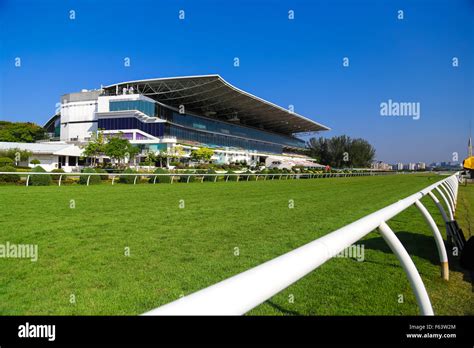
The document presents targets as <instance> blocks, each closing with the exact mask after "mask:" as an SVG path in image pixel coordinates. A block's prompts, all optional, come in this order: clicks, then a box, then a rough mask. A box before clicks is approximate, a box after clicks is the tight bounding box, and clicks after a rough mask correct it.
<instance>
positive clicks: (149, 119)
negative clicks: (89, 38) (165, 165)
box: [45, 75, 329, 164]
mask: <svg viewBox="0 0 474 348" xmlns="http://www.w3.org/2000/svg"><path fill="white" fill-rule="evenodd" d="M45 128H46V129H47V131H48V132H49V133H50V134H51V136H52V137H53V138H55V139H57V140H60V141H62V142H72V143H79V144H81V143H86V142H87V141H89V140H90V139H91V138H92V137H93V135H94V133H96V132H97V131H98V130H102V131H103V132H104V134H118V133H121V134H122V135H123V136H124V137H126V138H127V139H129V140H130V142H131V143H132V144H136V145H137V146H139V147H140V148H141V149H142V150H143V151H144V152H146V151H160V150H164V151H170V149H171V148H172V147H174V146H176V145H177V144H179V145H181V146H182V148H183V149H184V151H185V155H189V153H190V151H192V149H195V148H197V147H201V146H205V147H209V148H212V149H214V151H215V156H214V158H213V160H215V161H216V162H218V163H219V162H220V163H229V162H237V161H246V162H247V163H249V164H250V163H255V162H258V163H262V162H263V161H265V158H266V157H267V156H269V155H273V156H275V155H277V156H278V155H283V156H290V157H291V156H296V157H299V156H298V154H301V152H302V150H303V149H304V148H305V142H304V141H303V140H301V139H299V138H298V134H301V133H307V132H317V131H324V130H328V129H329V128H328V127H326V126H324V125H322V124H320V123H317V122H315V121H313V120H310V119H308V118H306V117H304V116H301V115H298V114H297V113H295V112H291V111H289V110H287V109H284V108H282V107H279V106H277V105H275V104H272V103H270V102H268V101H266V100H263V99H261V98H258V97H256V96H254V95H252V94H250V93H247V92H245V91H242V90H240V89H238V88H236V87H234V86H232V85H231V84H229V83H228V82H226V81H225V80H224V79H222V78H221V77H220V76H219V75H204V76H189V77H173V78H159V79H149V80H137V81H128V82H121V83H117V84H113V85H110V86H105V87H102V88H101V89H99V90H91V91H89V90H83V91H82V92H78V93H70V94H65V95H63V96H62V97H61V108H60V111H59V112H58V113H57V114H56V115H54V116H53V117H52V118H51V119H50V120H48V122H47V123H46V124H45Z"/></svg>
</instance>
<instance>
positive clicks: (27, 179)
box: [26, 175, 30, 187]
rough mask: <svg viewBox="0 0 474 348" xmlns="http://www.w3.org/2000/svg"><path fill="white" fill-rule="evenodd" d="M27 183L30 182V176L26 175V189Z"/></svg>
mask: <svg viewBox="0 0 474 348" xmlns="http://www.w3.org/2000/svg"><path fill="white" fill-rule="evenodd" d="M29 182H30V176H29V175H28V176H27V177H26V187H28V183H29Z"/></svg>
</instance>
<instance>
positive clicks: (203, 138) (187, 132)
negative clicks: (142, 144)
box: [165, 124, 283, 153]
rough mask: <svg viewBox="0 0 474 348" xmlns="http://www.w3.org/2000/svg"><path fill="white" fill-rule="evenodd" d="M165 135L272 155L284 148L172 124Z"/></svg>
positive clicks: (211, 145)
mask: <svg viewBox="0 0 474 348" xmlns="http://www.w3.org/2000/svg"><path fill="white" fill-rule="evenodd" d="M165 134H166V135H171V136H175V137H176V138H177V139H178V140H184V141H186V140H189V141H193V142H198V143H201V144H203V145H205V146H207V147H211V148H212V147H234V148H241V149H246V150H257V151H263V152H271V153H282V150H283V146H281V145H278V144H269V143H264V142H260V141H254V140H247V139H242V138H234V137H228V136H225V135H221V134H216V133H208V132H200V131H197V130H193V129H187V128H183V127H179V126H176V125H172V124H166V126H165Z"/></svg>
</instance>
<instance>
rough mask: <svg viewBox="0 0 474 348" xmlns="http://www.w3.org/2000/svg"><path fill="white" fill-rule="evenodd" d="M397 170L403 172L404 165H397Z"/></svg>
mask: <svg viewBox="0 0 474 348" xmlns="http://www.w3.org/2000/svg"><path fill="white" fill-rule="evenodd" d="M397 170H403V163H401V162H400V163H397Z"/></svg>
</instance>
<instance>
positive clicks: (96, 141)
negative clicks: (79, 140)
mask: <svg viewBox="0 0 474 348" xmlns="http://www.w3.org/2000/svg"><path fill="white" fill-rule="evenodd" d="M104 151H105V137H104V133H103V132H101V131H98V132H97V135H93V138H92V140H91V141H89V143H87V145H86V146H85V147H84V155H85V156H87V157H91V158H92V166H95V165H96V163H97V162H96V160H97V157H98V156H100V155H101V154H103V153H104Z"/></svg>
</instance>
